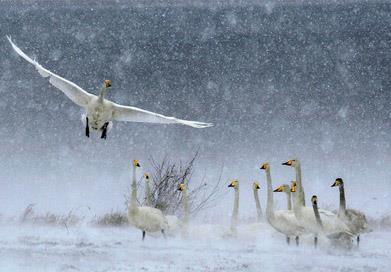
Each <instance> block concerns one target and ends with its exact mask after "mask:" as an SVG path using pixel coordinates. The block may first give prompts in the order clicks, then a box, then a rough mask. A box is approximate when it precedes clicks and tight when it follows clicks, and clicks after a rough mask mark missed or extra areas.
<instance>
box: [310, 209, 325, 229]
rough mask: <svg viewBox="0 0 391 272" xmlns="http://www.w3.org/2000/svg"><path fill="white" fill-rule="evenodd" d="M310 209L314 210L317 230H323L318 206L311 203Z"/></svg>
mask: <svg viewBox="0 0 391 272" xmlns="http://www.w3.org/2000/svg"><path fill="white" fill-rule="evenodd" d="M312 208H313V210H314V214H315V219H316V223H317V225H318V227H319V229H320V230H323V223H322V219H321V218H320V214H319V210H318V204H317V203H312Z"/></svg>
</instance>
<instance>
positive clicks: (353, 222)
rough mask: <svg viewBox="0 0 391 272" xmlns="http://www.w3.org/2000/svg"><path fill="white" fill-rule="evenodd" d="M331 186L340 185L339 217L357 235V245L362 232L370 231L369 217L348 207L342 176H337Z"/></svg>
mask: <svg viewBox="0 0 391 272" xmlns="http://www.w3.org/2000/svg"><path fill="white" fill-rule="evenodd" d="M331 187H339V210H338V217H339V218H341V219H342V220H343V221H344V222H345V223H346V225H347V226H348V227H349V229H350V230H351V232H352V233H353V234H354V235H357V245H359V244H360V233H363V232H367V231H368V222H367V218H366V216H365V214H364V213H363V212H361V211H358V210H355V209H347V208H346V200H345V186H344V183H343V180H342V179H341V178H336V179H335V182H334V183H333V184H332V185H331Z"/></svg>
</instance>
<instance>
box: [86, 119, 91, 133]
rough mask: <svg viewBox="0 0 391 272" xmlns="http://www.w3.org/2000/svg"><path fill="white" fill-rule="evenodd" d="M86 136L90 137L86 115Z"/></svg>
mask: <svg viewBox="0 0 391 272" xmlns="http://www.w3.org/2000/svg"><path fill="white" fill-rule="evenodd" d="M86 136H87V137H90V127H89V125H88V117H86Z"/></svg>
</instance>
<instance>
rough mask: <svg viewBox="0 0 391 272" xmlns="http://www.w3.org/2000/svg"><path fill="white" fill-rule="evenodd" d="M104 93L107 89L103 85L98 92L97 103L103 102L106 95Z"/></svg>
mask: <svg viewBox="0 0 391 272" xmlns="http://www.w3.org/2000/svg"><path fill="white" fill-rule="evenodd" d="M106 92H107V87H106V86H105V85H104V84H103V86H102V88H101V89H100V92H99V102H103V100H104V98H105V95H106Z"/></svg>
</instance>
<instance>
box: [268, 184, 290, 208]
mask: <svg viewBox="0 0 391 272" xmlns="http://www.w3.org/2000/svg"><path fill="white" fill-rule="evenodd" d="M292 190H295V189H292V188H291V187H290V186H289V185H288V184H282V185H280V186H278V187H277V188H276V189H275V190H274V191H273V192H280V193H281V192H282V193H285V194H286V202H287V205H286V208H287V210H289V211H291V210H292V197H291V191H292Z"/></svg>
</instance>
